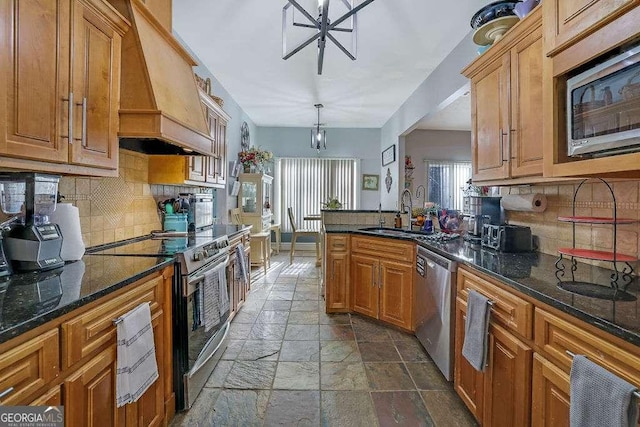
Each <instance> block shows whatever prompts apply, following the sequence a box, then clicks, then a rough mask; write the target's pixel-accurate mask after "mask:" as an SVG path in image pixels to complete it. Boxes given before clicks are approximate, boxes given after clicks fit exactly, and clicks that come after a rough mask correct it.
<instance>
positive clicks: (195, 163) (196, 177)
mask: <svg viewBox="0 0 640 427" xmlns="http://www.w3.org/2000/svg"><path fill="white" fill-rule="evenodd" d="M206 159H207V158H206V157H204V156H189V160H188V161H189V168H188V170H187V171H188V174H189V176H188V177H187V179H189V180H191V181H199V182H205V174H206V172H205V166H206ZM178 160H179V159H178Z"/></svg>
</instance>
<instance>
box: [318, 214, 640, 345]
mask: <svg viewBox="0 0 640 427" xmlns="http://www.w3.org/2000/svg"><path fill="white" fill-rule="evenodd" d="M366 227H371V226H362V225H360V226H358V225H326V226H325V232H326V233H355V234H362V235H367V236H377V237H387V238H395V239H401V240H409V241H415V240H414V238H413V236H412V234H411V233H407V235H406V236H381V234H379V233H377V232H372V231H364V230H362V228H366ZM418 244H420V245H421V246H424V247H425V248H427V249H429V250H432V251H433V252H436V253H438V254H440V255H442V256H445V257H447V258H449V259H453V260H455V261H457V262H459V263H461V264H464V265H467V266H470V267H473V268H475V269H477V270H479V271H481V272H483V273H486V274H487V275H490V276H493V277H495V278H496V279H498V280H500V281H501V282H503V283H505V284H506V285H508V286H510V287H513V288H514V289H516V290H517V291H519V292H522V293H523V294H526V295H528V296H530V297H532V298H534V299H537V300H539V301H541V302H543V303H545V304H548V305H550V306H552V307H554V308H556V309H558V310H561V311H563V312H565V313H567V314H570V315H572V316H575V317H577V318H579V319H580V320H583V321H585V322H587V323H589V324H591V325H593V326H595V327H597V328H600V329H602V330H604V331H606V332H608V333H610V334H612V335H615V336H617V337H620V338H622V339H624V340H625V341H628V342H630V343H632V344H635V345H637V346H640V284H639V283H638V280H637V279H636V281H634V282H633V283H632V284H631V285H630V286H629V288H628V289H627V292H628V293H629V294H631V295H633V296H635V297H637V298H638V299H637V300H635V301H610V300H603V299H597V298H592V297H587V296H582V295H577V294H574V293H570V292H567V291H565V290H562V289H559V288H558V287H557V282H558V280H557V278H556V275H555V273H556V261H557V260H558V257H557V256H552V255H547V254H542V253H538V252H530V253H502V252H496V251H494V250H492V249H486V248H482V247H480V246H479V245H474V244H470V243H468V242H465V241H464V240H463V239H461V238H459V239H455V240H450V241H448V242H441V243H432V242H422V241H420V242H418ZM611 272H612V271H611V270H608V269H604V268H600V267H595V266H591V265H588V264H581V263H579V264H578V269H577V271H576V279H577V280H582V281H586V282H592V283H599V284H600V283H601V284H603V285H607V284H608V283H609V280H610V275H611Z"/></svg>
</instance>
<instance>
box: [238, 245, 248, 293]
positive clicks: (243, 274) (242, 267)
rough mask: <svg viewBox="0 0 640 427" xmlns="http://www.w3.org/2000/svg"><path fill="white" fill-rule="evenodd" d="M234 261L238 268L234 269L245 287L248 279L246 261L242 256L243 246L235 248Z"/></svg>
mask: <svg viewBox="0 0 640 427" xmlns="http://www.w3.org/2000/svg"><path fill="white" fill-rule="evenodd" d="M236 260H237V262H238V267H239V268H237V269H236V271H238V273H239V276H238V278H239V279H242V282H243V283H244V285H245V286H247V285H248V284H249V283H248V282H249V278H248V276H247V259H246V257H245V256H244V245H243V244H242V243H240V244H239V245H238V246H236Z"/></svg>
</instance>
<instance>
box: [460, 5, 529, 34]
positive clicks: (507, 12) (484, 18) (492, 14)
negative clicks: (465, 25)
mask: <svg viewBox="0 0 640 427" xmlns="http://www.w3.org/2000/svg"><path fill="white" fill-rule="evenodd" d="M517 4H518V2H517V1H504V0H501V1H496V2H493V3H489V4H488V5H486V6H485V7H483V8H482V9H480V10H479V11H477V12H476V13H475V15H473V18H471V28H473V29H474V30H477V29H478V28H480V27H482V26H483V25H485V24H487V23H488V22H491V21H493V20H494V19H497V18H502V17H505V16H515V12H514V11H513V9H514V7H515V6H516V5H517Z"/></svg>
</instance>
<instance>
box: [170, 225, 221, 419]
mask: <svg viewBox="0 0 640 427" xmlns="http://www.w3.org/2000/svg"><path fill="white" fill-rule="evenodd" d="M227 246H229V240H228V239H227V237H226V236H224V237H222V238H218V239H216V240H215V241H212V242H211V243H209V244H207V245H204V246H201V247H198V248H192V249H187V250H186V251H184V252H183V253H182V254H181V255H180V256H178V270H179V273H178V274H179V280H178V281H177V283H176V285H177V289H176V291H175V292H174V301H173V304H174V311H173V312H174V371H175V372H174V385H175V391H176V409H179V410H181V409H189V408H190V407H191V406H192V405H193V403H194V402H195V400H196V397H197V396H198V394H199V393H200V391H201V390H202V388H203V387H204V385H205V383H206V382H207V379H208V378H209V376H210V375H211V373H212V372H213V369H214V368H215V366H216V364H217V363H218V361H219V360H220V357H221V356H222V353H224V351H225V349H226V348H227V344H228V334H229V307H230V298H229V296H230V295H231V291H230V289H229V281H227V280H226V268H227V264H228V262H229V254H228V248H227ZM216 273H220V277H221V278H222V280H224V286H225V289H226V293H224V294H223V293H222V292H218V293H217V297H218V298H220V300H219V301H214V304H215V306H216V307H223V306H224V307H226V309H225V310H224V311H221V312H220V314H219V320H218V321H217V322H216V324H215V325H213V326H212V325H205V324H204V321H203V318H204V315H205V313H204V310H206V308H205V307H206V306H207V304H206V301H203V298H207V297H205V294H204V292H203V286H204V280H205V276H206V275H208V274H216ZM223 298H224V300H222V299H223Z"/></svg>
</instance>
